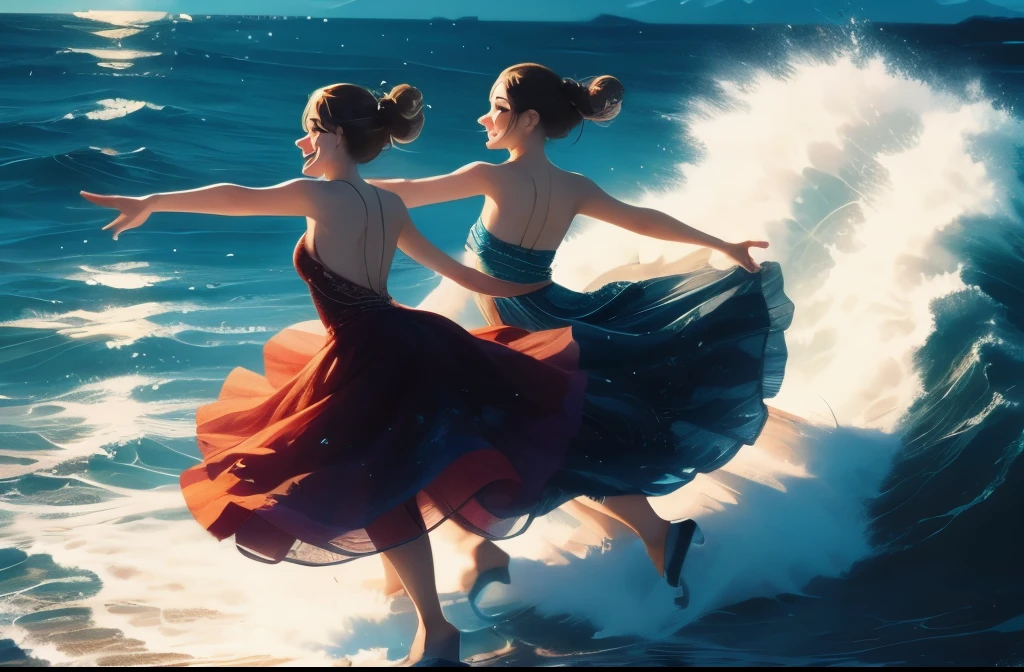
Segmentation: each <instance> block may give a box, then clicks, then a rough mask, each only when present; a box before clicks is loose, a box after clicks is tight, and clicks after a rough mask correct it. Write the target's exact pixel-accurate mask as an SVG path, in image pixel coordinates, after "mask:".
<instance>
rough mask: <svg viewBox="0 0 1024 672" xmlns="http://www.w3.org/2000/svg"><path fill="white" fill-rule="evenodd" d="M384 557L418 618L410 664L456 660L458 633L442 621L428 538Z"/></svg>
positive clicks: (424, 537)
mask: <svg viewBox="0 0 1024 672" xmlns="http://www.w3.org/2000/svg"><path fill="white" fill-rule="evenodd" d="M383 555H384V557H385V558H386V559H387V562H388V563H390V564H391V565H392V566H393V567H394V569H395V572H396V573H397V574H398V576H399V578H400V579H401V580H402V585H404V586H405V591H406V593H408V595H409V599H410V600H412V603H413V606H414V607H415V608H416V615H417V616H418V617H419V623H418V624H417V627H416V636H415V638H414V639H413V643H412V647H411V649H410V650H409V662H410V663H416V662H419V661H420V660H422V659H423V658H442V659H444V660H451V661H456V660H459V659H460V658H459V643H460V637H459V630H458V629H457V628H456V627H455V626H453V625H452V624H451V623H449V622H448V620H447V619H445V617H444V613H443V612H442V611H441V601H440V600H439V599H438V597H437V585H436V583H435V582H434V558H433V555H432V553H431V549H430V538H429V537H428V536H427V535H426V534H422V535H420V536H419V537H417V538H416V539H414V540H413V541H410V542H407V543H405V544H402V545H401V546H397V547H395V548H392V549H391V550H388V551H384V553H383Z"/></svg>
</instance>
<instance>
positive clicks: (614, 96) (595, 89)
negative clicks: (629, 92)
mask: <svg viewBox="0 0 1024 672" xmlns="http://www.w3.org/2000/svg"><path fill="white" fill-rule="evenodd" d="M625 93H626V88H625V87H624V86H622V82H620V81H619V80H618V79H616V78H615V77H612V76H611V75H601V76H600V77H598V78H597V79H595V80H593V81H591V82H590V86H588V87H587V97H588V99H589V102H590V111H589V112H584V111H583V110H580V111H581V112H583V117H584V118H585V119H590V120H591V121H610V120H611V119H614V118H615V117H616V116H618V114H619V111H620V110H621V109H622V97H623V96H624V95H625Z"/></svg>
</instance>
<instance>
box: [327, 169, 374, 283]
mask: <svg viewBox="0 0 1024 672" xmlns="http://www.w3.org/2000/svg"><path fill="white" fill-rule="evenodd" d="M336 181H337V182H344V183H345V184H347V185H348V186H350V187H352V190H353V191H354V192H356V196H358V197H359V200H360V201H362V202H363V211H364V212H365V213H366V228H365V229H364V231H363V266H365V269H364V271H365V273H366V285H367V286H368V287H369V288H370V289H373V290H374V291H375V292H378V293H380V294H382V295H384V294H387V291H386V290H385V289H384V288H383V286H382V281H381V276H382V275H383V274H384V245H385V243H386V240H387V236H386V235H385V230H384V202H383V201H382V200H381V198H380V192H379V191H378V189H377V187H373V192H374V195H375V196H376V197H377V206H378V209H379V210H380V263H379V264H378V268H377V284H376V287H377V288H379V290H378V289H374V288H375V285H374V284H373V281H372V280H371V279H370V262H369V261H368V260H367V258H366V257H367V247H368V245H369V240H370V206H369V205H368V204H367V202H366V198H365V197H363V195H362V193H360V191H359V189H357V188H356V185H354V184H352V183H351V182H349V181H348V180H336Z"/></svg>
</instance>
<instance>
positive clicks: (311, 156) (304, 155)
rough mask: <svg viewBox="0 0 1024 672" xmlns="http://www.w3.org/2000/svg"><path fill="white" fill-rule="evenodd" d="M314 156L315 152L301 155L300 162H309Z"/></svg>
mask: <svg viewBox="0 0 1024 672" xmlns="http://www.w3.org/2000/svg"><path fill="white" fill-rule="evenodd" d="M314 156H316V152H310V153H309V154H303V155H302V160H303V161H309V160H310V159H312V158H313V157H314Z"/></svg>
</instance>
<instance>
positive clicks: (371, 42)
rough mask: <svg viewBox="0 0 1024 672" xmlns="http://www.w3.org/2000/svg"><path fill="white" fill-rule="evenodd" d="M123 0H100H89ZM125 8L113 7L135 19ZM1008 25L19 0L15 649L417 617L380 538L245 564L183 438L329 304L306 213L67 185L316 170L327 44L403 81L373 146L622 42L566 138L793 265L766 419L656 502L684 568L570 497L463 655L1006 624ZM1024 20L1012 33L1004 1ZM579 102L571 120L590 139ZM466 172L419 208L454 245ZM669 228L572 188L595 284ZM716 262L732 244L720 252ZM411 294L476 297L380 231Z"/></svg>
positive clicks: (607, 175) (966, 638) (993, 651)
mask: <svg viewBox="0 0 1024 672" xmlns="http://www.w3.org/2000/svg"><path fill="white" fill-rule="evenodd" d="M111 21H113V22H114V24H112V23H110V22H111ZM118 23H119V24H120V25H116V24H118ZM1021 30H1022V29H1021V28H1019V27H1016V26H1015V25H1014V24H992V25H978V24H973V25H966V26H963V25H962V26H953V27H943V26H935V27H924V26H903V27H899V26H878V25H871V24H859V23H857V22H856V21H853V22H852V23H850V24H844V25H825V26H801V27H793V28H790V27H787V26H774V27H764V26H754V27H751V26H733V27H707V26H700V27H692V28H687V27H673V26H660V27H659V26H643V25H628V26H621V25H620V26H614V25H597V24H581V25H564V24H562V25H557V24H514V23H509V24H492V23H477V22H468V21H467V22H451V21H434V22H401V21H343V20H333V19H332V20H329V21H325V20H323V19H316V18H309V19H307V18H306V17H292V18H288V19H284V18H272V17H205V16H194V17H191V20H185V19H171V18H159V17H148V18H147V19H146V20H144V21H139V22H136V23H129V22H127V21H119V20H118V19H117V18H111V17H109V16H106V17H104V16H96V15H82V16H70V15H68V16H31V15H0V662H2V663H6V664H12V665H43V664H53V665H91V664H154V663H178V664H256V665H272V664H282V665H298V664H305V665H339V664H340V665H346V664H356V665H359V664H373V663H378V662H382V661H383V660H385V659H388V660H397V659H398V658H400V657H401V656H402V655H404V652H405V648H406V647H407V646H408V641H409V638H410V636H411V634H412V629H413V618H412V615H411V614H410V613H409V611H408V607H407V605H404V604H403V603H402V602H401V601H397V602H394V603H391V604H388V603H386V602H385V601H384V599H383V598H382V597H381V595H380V592H379V590H378V588H379V581H380V576H381V572H380V566H379V563H377V562H376V561H374V560H362V561H357V562H354V563H350V564H348V565H345V566H342V567H332V568H324V569H316V570H314V569H308V568H302V567H297V566H290V565H289V566H264V565H259V564H257V563H253V562H250V561H248V560H245V559H244V558H242V557H241V556H240V555H238V554H237V552H236V551H235V550H234V548H233V547H232V546H231V545H230V544H218V543H217V542H215V541H214V540H213V539H212V537H209V536H208V535H207V534H206V533H205V532H204V531H203V530H202V529H201V528H199V526H198V525H196V524H195V523H194V522H193V521H192V519H191V517H190V516H189V514H188V512H187V511H186V510H185V508H184V505H183V502H182V500H181V497H180V494H179V492H178V489H177V474H178V473H179V472H180V471H181V470H182V469H183V468H185V467H187V466H189V465H191V464H193V463H194V462H195V461H196V460H197V459H198V451H197V449H196V447H195V444H194V436H193V431H194V426H193V415H194V411H195V408H196V407H197V406H198V405H199V404H201V403H204V402H206V401H208V400H211V399H212V398H214V397H215V396H216V393H217V390H218V388H219V385H220V382H221V381H222V380H223V378H224V377H225V375H226V374H227V372H228V371H229V370H230V369H231V368H233V367H234V366H239V365H240V366H246V367H248V368H254V369H257V370H258V369H259V367H260V366H261V346H262V344H263V343H264V342H265V341H266V340H267V339H268V338H269V337H270V335H271V334H273V333H274V332H276V331H277V330H279V329H281V328H283V327H285V326H287V325H290V324H292V323H295V322H300V321H304V320H309V319H313V318H314V317H315V314H314V311H313V308H312V305H311V303H310V300H309V298H308V295H307V293H306V290H305V287H304V285H303V283H302V282H301V281H300V280H299V279H298V277H297V276H296V275H295V273H294V271H293V269H292V268H291V265H290V264H291V250H292V247H293V246H294V243H295V241H296V239H297V238H298V236H299V235H300V233H301V231H302V223H301V222H297V221H290V220H286V219H276V218H264V219H256V218H254V219H233V218H217V217H202V216H183V215H171V214H160V215H156V216H154V217H152V218H151V219H150V221H149V222H148V223H147V224H146V226H145V227H143V228H142V229H140V230H137V231H132V232H129V233H128V234H126V235H125V236H123V237H122V238H121V240H119V241H117V242H114V241H112V240H110V238H109V236H108V235H107V234H105V233H103V232H101V231H100V229H101V227H102V226H103V225H104V224H106V223H107V221H109V216H108V213H107V212H104V211H102V210H100V209H98V208H95V207H93V206H91V205H90V204H88V203H86V202H84V201H82V200H81V199H80V198H79V197H78V191H79V190H83V189H84V190H91V191H97V192H106V193H123V194H129V195H136V194H143V193H148V192H152V191H158V190H159V191H166V190H173V189H182V188H190V187H195V186H200V185H203V184H208V183H212V182H225V181H227V182H236V183H241V184H247V185H252V186H263V185H269V184H273V183H275V182H278V181H282V180H285V179H289V178H292V177H295V176H298V175H299V170H300V166H301V157H300V152H299V151H298V150H297V149H296V148H295V147H294V146H293V145H292V142H293V141H294V140H295V139H296V138H298V137H299V136H300V135H301V134H302V131H301V130H300V128H299V115H300V113H301V111H302V108H303V106H304V104H305V101H306V97H307V95H308V94H309V92H311V91H312V90H313V89H315V88H317V87H319V86H322V85H325V84H328V83H332V82H337V81H351V82H356V83H360V84H363V85H366V86H373V87H384V88H389V87H390V86H392V85H394V84H397V83H399V82H409V83H412V84H414V85H416V86H418V87H420V88H421V89H422V90H423V92H424V95H425V97H426V102H427V103H428V104H429V106H430V107H429V109H428V110H427V124H426V127H425V130H424V133H423V135H422V137H421V138H420V139H419V140H417V141H416V142H415V143H413V144H411V145H407V146H403V147H400V148H394V149H392V150H388V151H387V152H386V153H385V155H384V156H383V157H382V158H380V159H379V160H377V161H376V162H374V163H373V164H371V165H370V166H369V167H368V168H367V170H366V174H367V175H373V176H420V175H430V174H435V173H438V172H443V171H449V170H452V169H454V168H456V167H458V166H460V165H462V164H464V163H467V162H470V161H474V160H492V161H497V160H500V159H501V158H502V157H499V156H496V155H493V154H491V153H489V152H488V151H487V150H486V149H485V148H484V146H483V137H482V135H481V133H480V131H479V127H478V126H477V125H476V123H475V119H476V118H477V116H479V115H480V114H481V113H483V112H484V110H485V109H486V101H487V95H488V91H489V87H490V84H491V82H492V81H493V79H494V77H495V76H496V74H497V73H498V72H500V70H501V69H502V68H504V67H505V66H507V65H510V64H512V63H516V62H520V61H525V60H530V61H538V62H541V63H545V64H547V65H549V66H551V67H553V68H555V69H556V70H558V71H559V72H561V73H563V74H565V75H571V76H576V77H586V76H593V75H600V74H606V73H607V74H614V75H616V76H618V77H619V78H620V79H621V80H622V81H623V82H624V83H625V85H626V87H627V98H626V101H625V105H624V108H623V113H622V114H621V115H620V117H619V118H618V119H616V120H615V121H614V122H613V123H611V124H610V125H608V127H606V128H601V127H597V126H595V125H589V124H588V125H587V126H586V127H585V128H584V130H583V133H582V136H580V137H579V139H578V140H575V138H570V139H568V140H565V141H559V142H556V143H553V144H552V146H551V149H550V155H551V156H552V158H553V160H554V161H555V162H556V163H558V164H559V165H560V166H562V167H564V168H567V169H570V170H577V171H580V172H583V173H585V174H587V175H589V176H590V177H592V178H593V179H595V180H596V181H597V182H598V183H599V184H601V185H602V186H603V187H605V188H606V189H607V190H608V191H610V192H611V193H613V194H615V195H617V196H619V197H621V198H624V199H626V200H629V201H631V202H636V203H644V204H648V205H653V206H655V207H659V208H662V209H664V210H666V211H667V212H670V213H671V214H673V215H675V216H678V217H680V218H681V219H683V220H684V221H687V222H689V223H692V224H694V225H696V226H698V227H701V228H704V229H705V230H708V231H711V232H713V233H715V234H717V235H719V236H722V237H725V238H733V239H740V238H747V237H755V236H757V237H762V236H763V237H766V238H767V239H768V240H770V241H771V247H770V249H769V250H767V251H766V252H765V257H764V258H771V259H776V260H778V261H780V262H781V263H782V264H783V267H784V269H785V271H786V278H787V293H788V294H789V296H790V297H791V298H793V299H794V301H795V302H796V305H797V314H796V320H795V322H794V325H793V328H792V329H791V330H790V332H789V339H788V340H789V345H790V351H791V360H790V366H789V370H788V372H787V380H786V383H785V386H784V388H783V391H782V394H781V395H780V397H779V398H778V399H777V400H776V401H775V402H773V405H775V406H776V407H777V408H780V409H781V410H784V411H788V412H790V413H794V414H796V415H798V416H801V417H803V418H805V419H806V420H807V421H808V422H807V423H800V424H798V425H796V426H794V425H791V424H790V423H788V422H786V421H784V420H773V421H772V422H771V423H770V425H769V427H768V429H767V431H766V432H765V435H764V437H763V438H762V439H761V440H759V441H758V443H757V444H756V445H755V446H752V447H749V448H745V449H744V450H743V451H741V453H740V454H739V455H738V456H737V458H736V459H734V460H733V461H732V462H731V463H730V464H729V465H727V466H726V467H725V468H723V469H722V470H720V471H719V472H716V473H714V474H710V475H702V476H700V477H699V478H698V479H697V480H696V481H694V483H692V484H691V485H688V486H687V487H686V488H683V489H682V490H681V491H680V492H679V493H677V495H673V496H672V497H670V498H666V499H665V500H664V501H659V502H657V503H656V506H657V507H658V508H659V510H660V511H662V512H663V513H664V514H665V515H666V516H671V517H674V516H682V515H690V516H694V517H696V518H697V519H698V520H699V521H700V523H701V525H702V527H703V528H704V530H705V533H706V535H707V538H708V541H707V543H706V544H705V545H704V546H702V547H699V548H696V549H694V551H693V552H692V555H691V557H690V559H689V560H688V562H687V567H686V571H685V577H686V579H687V581H688V583H689V584H690V586H691V588H692V592H693V594H692V598H691V600H690V603H689V605H688V606H686V607H685V608H682V607H680V606H679V605H678V604H677V603H676V600H675V595H674V594H673V593H672V592H671V591H670V590H669V589H668V588H667V587H665V586H664V585H663V584H662V583H661V582H660V581H659V579H658V577H656V576H654V573H653V570H652V569H651V568H650V567H649V564H648V562H647V560H646V557H645V555H644V553H643V551H642V549H641V548H640V547H639V546H638V544H637V543H635V542H630V541H629V540H617V541H615V542H614V543H612V544H611V545H610V547H602V546H600V545H596V546H595V544H594V540H593V539H591V538H589V537H587V534H586V533H585V531H582V530H581V529H578V528H575V527H574V526H573V524H572V521H571V520H568V519H566V518H565V517H562V516H559V515H553V516H550V517H548V519H544V520H541V521H538V523H537V524H536V525H535V526H534V528H533V529H532V530H531V531H530V532H529V533H528V534H527V535H524V536H523V537H521V538H517V539H515V540H512V541H509V542H505V543H503V545H504V546H505V547H506V549H507V550H509V551H510V553H512V555H513V561H512V577H513V584H512V586H511V587H509V588H508V589H505V590H503V591H499V592H496V594H495V595H494V596H489V597H488V600H489V603H491V604H492V605H493V606H494V608H503V609H508V612H507V613H508V618H506V619H505V620H504V621H502V622H501V623H499V624H498V625H494V626H489V625H487V624H485V623H481V622H478V621H476V620H475V619H474V617H473V616H472V615H471V614H470V613H469V611H468V609H467V608H466V605H465V600H464V596H463V595H461V594H460V593H459V592H458V591H457V590H455V588H454V587H455V586H456V585H457V580H458V576H459V574H460V572H461V571H462V570H463V569H464V567H465V558H462V557H460V556H459V555H458V554H456V553H455V552H454V551H453V550H452V549H450V548H447V547H445V546H444V544H443V542H439V544H438V546H439V547H438V557H439V567H438V580H439V587H440V589H441V590H442V592H443V593H444V596H443V597H444V600H445V604H446V610H447V611H448V614H449V616H450V618H451V619H452V620H453V621H454V622H455V623H456V624H458V625H459V626H460V627H461V628H463V629H464V630H465V631H466V633H467V634H466V635H465V637H464V653H465V654H467V655H469V654H475V655H477V657H478V658H477V660H478V662H479V663H480V664H481V665H501V664H529V665H565V664H568V665H577V664H596V665H611V664H622V665H678V664H730V665H733V664H756V665H779V664H791V665H810V664H830V665H850V664H862V665H881V664H886V665H969V664H980V665H1020V664H1021V663H1024V568H1022V564H1021V562H1020V557H1021V552H1022V551H1024V541H1022V539H1024V523H1022V516H1021V513H1022V511H1024V494H1022V493H1024V468H1022V466H1021V462H1020V461H1019V460H1018V459H1017V458H1018V456H1019V455H1020V453H1021V451H1022V449H1024V435H1022V431H1024V410H1022V408H1021V402H1022V400H1024V384H1022V383H1024V357H1022V354H1024V353H1022V345H1024V335H1022V332H1021V329H1022V328H1024V235H1022V233H1024V228H1022V217H1024V208H1022V201H1021V196H1022V183H1021V167H1022V166H1021V158H1022V154H1021V150H1022V148H1024V125H1022V121H1021V117H1020V113H1019V112H1018V111H1017V110H1018V108H1019V105H1020V97H1021V95H1022V93H1024V76H1022V75H1024V47H1022V46H1021V45H1020V44H1019V41H1018V38H1019V35H1020V31H1021ZM1014 34H1016V35H1017V38H1015V37H1014ZM574 140H575V141H574ZM479 207H480V203H479V202H478V201H477V200H470V201H465V202H461V203H455V204H446V205H438V206H431V207H429V208H424V209H421V210H418V211H414V213H413V214H414V218H415V219H416V221H417V223H418V224H419V225H420V227H421V228H422V229H423V230H424V231H425V232H426V233H427V234H428V235H429V236H430V237H431V239H433V240H434V241H436V242H437V243H438V244H439V245H441V246H442V247H443V248H444V249H446V250H448V251H449V252H450V253H452V254H460V253H461V250H462V243H463V241H464V239H465V236H466V233H467V231H468V229H469V226H470V225H471V224H472V222H473V221H474V219H475V217H476V215H477V213H478V211H479ZM691 252H693V250H692V249H688V248H687V247H685V246H682V245H666V244H664V243H659V242H657V241H649V240H643V239H641V238H639V237H637V236H634V235H632V234H627V233H625V232H622V231H619V230H616V229H613V228H611V227H609V226H606V225H603V224H600V223H593V222H586V221H581V222H579V223H578V226H577V227H576V229H575V230H574V232H573V236H572V238H571V239H570V240H569V241H568V242H567V243H566V244H565V245H564V246H563V248H562V249H561V250H560V252H559V255H558V259H557V260H556V269H555V277H556V280H558V281H560V282H563V283H565V284H567V285H569V286H574V287H584V286H586V285H587V284H588V283H589V282H591V281H592V280H593V279H594V278H596V277H597V276H598V275H599V274H601V273H602V272H604V271H606V270H608V269H611V268H614V267H615V266H617V265H620V264H623V263H631V262H635V261H638V260H639V261H645V262H654V261H656V260H658V259H659V258H661V259H664V260H666V261H671V260H674V259H678V258H680V257H682V256H684V255H686V254H689V253H691ZM712 262H713V263H718V262H719V260H717V259H714V258H713V259H712ZM390 288H391V290H392V293H393V294H394V295H395V296H396V298H398V299H399V300H400V301H402V302H403V303H406V304H409V305H423V306H425V307H430V308H432V309H435V310H438V311H441V312H444V313H445V314H448V315H451V316H453V317H455V318H457V319H458V320H460V321H461V322H462V323H463V324H465V325H466V326H477V325H479V324H480V323H481V319H480V317H479V315H478V314H476V313H475V309H473V308H471V306H470V304H469V303H468V302H467V297H466V295H465V294H464V293H463V292H461V291H460V290H458V289H457V288H453V287H451V286H450V285H449V283H447V282H439V280H438V278H437V277H435V276H433V275H432V274H431V273H430V272H429V271H426V270H424V269H422V268H419V267H417V266H416V265H414V264H412V263H411V262H410V261H409V260H408V259H404V258H402V257H401V256H400V257H399V259H398V261H397V264H396V268H395V271H394V272H393V274H392V278H391V281H390Z"/></svg>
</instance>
